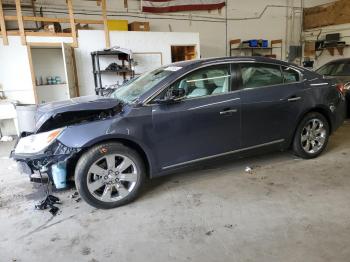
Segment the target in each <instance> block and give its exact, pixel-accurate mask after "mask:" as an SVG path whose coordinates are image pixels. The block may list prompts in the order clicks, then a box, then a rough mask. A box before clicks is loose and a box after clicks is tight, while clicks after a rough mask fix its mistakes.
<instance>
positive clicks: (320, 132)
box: [301, 118, 327, 154]
mask: <svg viewBox="0 0 350 262" xmlns="http://www.w3.org/2000/svg"><path fill="white" fill-rule="evenodd" d="M326 138H327V130H326V127H325V125H324V123H323V122H322V120H320V119H318V118H313V119H310V120H309V121H307V122H306V124H305V126H304V128H303V130H302V132H301V145H302V147H303V149H304V151H305V152H307V153H309V154H315V153H317V152H319V151H320V150H321V149H322V148H323V146H324V144H325V142H326Z"/></svg>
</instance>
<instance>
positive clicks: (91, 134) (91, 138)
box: [57, 118, 155, 174]
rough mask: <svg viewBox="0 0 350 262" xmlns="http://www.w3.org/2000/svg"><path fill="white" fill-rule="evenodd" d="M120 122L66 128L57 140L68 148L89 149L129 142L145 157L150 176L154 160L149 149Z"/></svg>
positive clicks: (98, 122) (135, 133)
mask: <svg viewBox="0 0 350 262" xmlns="http://www.w3.org/2000/svg"><path fill="white" fill-rule="evenodd" d="M120 121H122V120H121V119H115V118H114V119H105V120H100V121H94V122H88V123H84V124H79V125H74V126H68V127H67V128H66V129H65V130H64V131H63V132H62V134H61V135H60V136H59V137H58V138H57V139H58V140H59V141H60V142H61V143H62V144H64V145H65V146H67V147H70V148H90V147H92V146H93V145H96V144H99V143H102V142H105V141H111V140H121V141H128V142H131V143H132V144H135V145H137V146H138V147H139V148H140V149H141V150H142V151H143V152H144V154H145V155H146V157H147V160H148V164H149V168H150V174H152V173H153V172H152V170H154V167H155V160H154V159H153V157H152V154H151V150H150V148H148V146H147V145H145V144H144V143H143V142H142V141H141V140H140V139H138V138H137V135H138V134H137V130H130V129H129V128H125V127H123V125H118V122H120Z"/></svg>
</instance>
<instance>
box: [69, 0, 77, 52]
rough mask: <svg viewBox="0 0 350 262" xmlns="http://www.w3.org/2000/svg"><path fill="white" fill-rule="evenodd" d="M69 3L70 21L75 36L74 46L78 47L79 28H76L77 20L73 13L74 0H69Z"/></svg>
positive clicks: (73, 36)
mask: <svg viewBox="0 0 350 262" xmlns="http://www.w3.org/2000/svg"><path fill="white" fill-rule="evenodd" d="M67 5H68V13H69V21H70V27H71V30H72V38H73V44H72V46H73V47H78V42H77V30H76V28H75V20H74V13H73V4H72V0H67Z"/></svg>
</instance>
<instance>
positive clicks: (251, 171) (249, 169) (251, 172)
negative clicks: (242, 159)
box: [245, 166, 253, 174]
mask: <svg viewBox="0 0 350 262" xmlns="http://www.w3.org/2000/svg"><path fill="white" fill-rule="evenodd" d="M245 172H246V173H249V174H253V169H252V168H251V167H249V166H247V167H246V168H245Z"/></svg>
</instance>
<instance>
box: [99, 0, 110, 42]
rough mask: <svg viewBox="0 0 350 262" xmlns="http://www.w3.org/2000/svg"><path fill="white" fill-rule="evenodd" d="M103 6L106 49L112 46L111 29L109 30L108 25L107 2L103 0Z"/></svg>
mask: <svg viewBox="0 0 350 262" xmlns="http://www.w3.org/2000/svg"><path fill="white" fill-rule="evenodd" d="M101 6H102V17H103V24H104V30H105V41H106V48H109V47H110V46H111V41H110V38H109V29H108V23H107V10H106V0H101Z"/></svg>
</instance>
